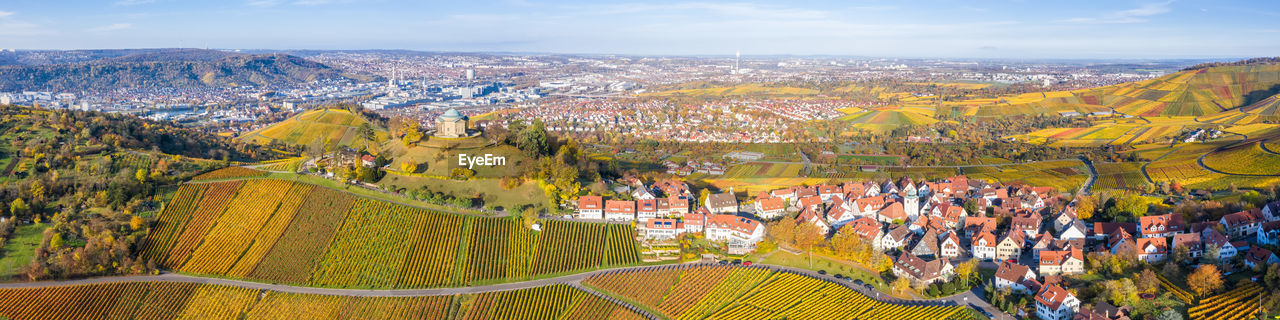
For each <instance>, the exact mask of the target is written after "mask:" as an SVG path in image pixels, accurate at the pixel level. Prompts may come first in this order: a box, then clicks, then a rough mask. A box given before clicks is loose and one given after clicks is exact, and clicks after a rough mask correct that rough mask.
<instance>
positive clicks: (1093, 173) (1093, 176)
mask: <svg viewBox="0 0 1280 320" xmlns="http://www.w3.org/2000/svg"><path fill="white" fill-rule="evenodd" d="M1080 162H1084V166H1085V167H1088V168H1089V179H1088V180H1085V181H1084V186H1083V188H1080V192H1081V193H1084V194H1089V190H1092V189H1093V183H1094V182H1096V181H1098V169H1095V168H1094V167H1093V161H1091V160H1089V158H1085V157H1084V156H1080Z"/></svg>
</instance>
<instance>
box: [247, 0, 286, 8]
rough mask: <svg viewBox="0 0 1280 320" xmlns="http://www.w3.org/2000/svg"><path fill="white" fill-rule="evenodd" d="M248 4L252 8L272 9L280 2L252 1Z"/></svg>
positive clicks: (270, 0) (276, 0)
mask: <svg viewBox="0 0 1280 320" xmlns="http://www.w3.org/2000/svg"><path fill="white" fill-rule="evenodd" d="M248 4H249V5H250V6H254V7H273V6H275V5H278V4H280V0H253V1H249V3H248Z"/></svg>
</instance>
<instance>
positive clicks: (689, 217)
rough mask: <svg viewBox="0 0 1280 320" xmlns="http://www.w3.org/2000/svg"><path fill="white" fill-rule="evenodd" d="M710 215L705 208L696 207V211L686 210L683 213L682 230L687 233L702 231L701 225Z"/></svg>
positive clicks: (705, 222)
mask: <svg viewBox="0 0 1280 320" xmlns="http://www.w3.org/2000/svg"><path fill="white" fill-rule="evenodd" d="M709 215H711V214H710V213H708V212H707V210H706V208H702V209H698V211H694V212H687V213H685V214H684V219H683V220H682V222H684V231H685V232H688V233H702V230H703V226H706V224H707V216H709Z"/></svg>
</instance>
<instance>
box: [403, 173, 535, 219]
mask: <svg viewBox="0 0 1280 320" xmlns="http://www.w3.org/2000/svg"><path fill="white" fill-rule="evenodd" d="M500 182H501V180H498V179H471V180H466V181H460V180H442V179H435V178H423V177H414V176H404V175H399V174H395V173H391V174H388V175H387V176H386V177H383V178H382V181H379V182H378V184H379V185H381V186H384V187H387V188H390V187H392V186H395V187H398V188H405V189H408V190H414V189H417V188H421V187H426V188H427V189H428V190H431V191H435V192H441V193H445V194H448V195H451V196H454V197H471V198H474V197H479V198H482V199H484V202H485V204H486V205H492V206H496V207H502V208H505V209H509V210H514V209H516V208H521V207H525V206H531V207H533V208H534V210H539V211H540V210H543V209H546V205H547V201H546V194H545V193H543V192H542V189H539V188H538V183H537V182H534V181H526V182H525V183H524V184H521V185H520V187H518V188H515V189H511V190H503V189H502V187H501V186H500Z"/></svg>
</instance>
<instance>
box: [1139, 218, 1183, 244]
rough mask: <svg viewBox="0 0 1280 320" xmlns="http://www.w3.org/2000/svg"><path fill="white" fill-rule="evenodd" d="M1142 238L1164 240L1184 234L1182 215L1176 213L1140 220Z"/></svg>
mask: <svg viewBox="0 0 1280 320" xmlns="http://www.w3.org/2000/svg"><path fill="white" fill-rule="evenodd" d="M1138 226H1139V227H1141V230H1140V231H1139V232H1140V233H1141V234H1140V235H1139V236H1140V237H1142V238H1164V237H1171V236H1173V235H1175V234H1179V233H1182V232H1184V226H1183V224H1182V215H1180V214H1176V213H1170V214H1162V215H1156V216H1145V217H1139V218H1138Z"/></svg>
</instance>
